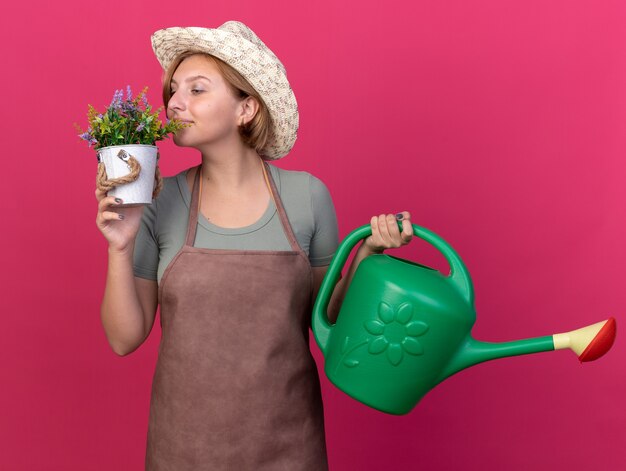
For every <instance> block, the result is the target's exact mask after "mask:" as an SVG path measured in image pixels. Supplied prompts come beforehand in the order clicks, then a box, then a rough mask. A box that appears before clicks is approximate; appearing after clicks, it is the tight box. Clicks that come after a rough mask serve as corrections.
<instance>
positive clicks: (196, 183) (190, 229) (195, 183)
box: [185, 166, 202, 247]
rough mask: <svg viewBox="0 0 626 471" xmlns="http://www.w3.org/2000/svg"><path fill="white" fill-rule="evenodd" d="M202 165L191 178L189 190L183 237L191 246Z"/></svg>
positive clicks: (198, 200) (193, 237)
mask: <svg viewBox="0 0 626 471" xmlns="http://www.w3.org/2000/svg"><path fill="white" fill-rule="evenodd" d="M201 170H202V166H199V167H198V170H196V176H195V177H194V179H193V190H192V192H191V205H190V206H189V223H188V224H187V237H185V245H189V246H191V247H193V244H194V242H195V240H196V229H197V227H198V206H199V205H200V184H199V182H200V171H201Z"/></svg>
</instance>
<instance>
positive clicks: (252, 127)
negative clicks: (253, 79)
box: [163, 51, 272, 155]
mask: <svg viewBox="0 0 626 471" xmlns="http://www.w3.org/2000/svg"><path fill="white" fill-rule="evenodd" d="M195 54H200V55H202V56H204V57H206V58H207V59H208V60H209V61H211V62H212V63H213V64H215V66H216V67H217V69H218V70H219V72H220V74H221V76H222V78H223V79H224V80H225V81H226V83H227V84H228V86H229V87H230V88H231V90H232V91H233V93H234V94H235V96H238V97H239V98H241V99H245V98H248V97H252V98H254V99H256V100H257V102H258V103H259V109H258V110H257V113H256V114H255V115H254V118H252V119H251V120H250V121H249V122H247V123H246V124H243V125H241V126H239V135H240V136H241V139H242V141H243V143H244V144H246V145H247V146H249V147H252V148H253V149H254V150H256V151H257V152H258V153H259V154H261V155H262V153H263V149H264V148H265V146H266V145H267V141H268V139H269V137H270V133H271V128H272V117H271V116H270V112H269V110H268V108H267V105H266V104H265V102H264V101H263V99H262V98H261V96H260V95H259V93H258V92H257V91H256V90H255V89H254V87H253V86H252V85H250V83H249V82H248V81H247V80H246V79H245V78H244V77H243V75H241V74H240V73H239V72H237V71H236V70H235V69H234V68H233V67H231V66H230V65H228V64H227V63H226V62H224V61H223V60H221V59H219V58H217V57H215V56H212V55H210V54H206V53H204V52H194V51H187V52H184V53H182V54H180V55H179V56H178V57H176V59H174V60H173V61H172V63H171V64H170V66H169V67H168V69H167V70H166V71H165V75H164V79H163V103H164V104H165V108H166V109H167V105H168V103H169V101H170V98H171V97H172V94H171V90H170V88H171V82H172V77H173V76H174V72H176V69H177V68H178V66H179V65H180V63H181V62H182V61H183V60H185V59H186V58H187V57H190V56H193V55H195Z"/></svg>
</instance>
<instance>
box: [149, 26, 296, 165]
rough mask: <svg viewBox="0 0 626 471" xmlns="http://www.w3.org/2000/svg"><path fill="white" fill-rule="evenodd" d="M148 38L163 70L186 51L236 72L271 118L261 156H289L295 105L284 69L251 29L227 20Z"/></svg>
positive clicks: (178, 29)
mask: <svg viewBox="0 0 626 471" xmlns="http://www.w3.org/2000/svg"><path fill="white" fill-rule="evenodd" d="M151 39H152V49H153V50H154V53H155V54H156V57H157V59H158V60H159V63H160V64H161V66H162V67H163V69H165V70H167V68H168V67H169V65H170V64H171V63H172V61H174V59H176V57H177V56H179V55H180V54H182V53H183V52H187V51H192V52H204V53H207V54H211V55H212V56H215V57H217V58H219V59H221V60H223V61H224V62H226V63H227V64H229V65H230V66H232V67H233V68H234V69H235V70H237V72H239V73H240V74H241V75H243V76H244V77H245V78H246V80H248V82H250V85H252V86H253V87H254V89H255V90H256V91H257V92H258V93H259V95H260V96H261V98H262V99H263V101H264V102H265V104H266V105H267V108H268V109H269V113H270V116H271V118H272V126H271V132H270V136H269V139H268V142H267V144H266V146H265V148H263V149H262V151H261V154H262V155H263V156H264V157H265V158H267V159H270V160H276V159H280V158H281V157H284V156H285V155H286V154H287V153H289V151H290V150H291V148H292V147H293V145H294V143H295V141H296V137H297V133H298V103H297V102H296V97H295V96H294V94H293V91H292V90H291V86H290V85H289V81H288V80H287V73H286V71H285V67H284V66H283V64H282V63H281V62H280V60H278V57H276V55H275V54H274V53H273V52H272V51H271V50H270V49H269V48H268V47H267V46H266V45H265V44H264V43H263V42H262V41H261V40H260V39H259V37H258V36H257V35H256V34H254V32H253V31H252V30H251V29H250V28H248V27H247V26H246V25H244V24H243V23H240V22H239V21H227V22H226V23H224V24H223V25H222V26H219V27H218V28H199V27H187V28H179V27H175V28H166V29H161V30H159V31H157V32H156V33H154V34H153V35H152V38H151Z"/></svg>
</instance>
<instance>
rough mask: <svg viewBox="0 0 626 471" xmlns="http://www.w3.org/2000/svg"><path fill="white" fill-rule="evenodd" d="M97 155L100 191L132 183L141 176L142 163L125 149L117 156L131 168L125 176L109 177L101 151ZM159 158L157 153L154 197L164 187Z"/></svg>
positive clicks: (97, 183) (97, 178)
mask: <svg viewBox="0 0 626 471" xmlns="http://www.w3.org/2000/svg"><path fill="white" fill-rule="evenodd" d="M97 156H98V176H97V177H96V185H97V187H98V189H99V190H100V191H103V192H105V193H106V192H108V191H111V190H112V189H113V188H115V187H117V186H120V185H124V184H126V183H132V182H134V181H135V180H137V179H138V178H139V173H140V172H141V165H140V164H139V161H138V160H137V159H136V158H135V157H133V156H132V155H130V154H129V153H128V152H126V151H125V150H124V149H120V151H119V152H118V153H117V157H118V158H119V159H121V160H123V161H124V162H126V165H128V170H130V173H129V174H127V175H124V176H123V177H119V178H111V179H109V178H108V176H107V171H106V168H105V166H104V162H102V159H101V158H100V153H98V154H97ZM158 160H159V154H158V153H157V165H156V169H155V172H154V189H153V190H152V199H154V198H156V197H157V196H158V195H159V193H160V191H161V189H162V188H163V178H161V171H160V170H159V164H158Z"/></svg>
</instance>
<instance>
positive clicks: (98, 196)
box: [96, 188, 107, 201]
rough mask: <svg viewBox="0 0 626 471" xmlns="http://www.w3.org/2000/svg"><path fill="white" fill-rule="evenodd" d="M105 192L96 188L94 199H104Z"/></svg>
mask: <svg viewBox="0 0 626 471" xmlns="http://www.w3.org/2000/svg"><path fill="white" fill-rule="evenodd" d="M106 195H107V192H106V191H104V190H101V189H100V188H96V199H97V200H98V201H100V200H101V199H102V198H104V197H106Z"/></svg>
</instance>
